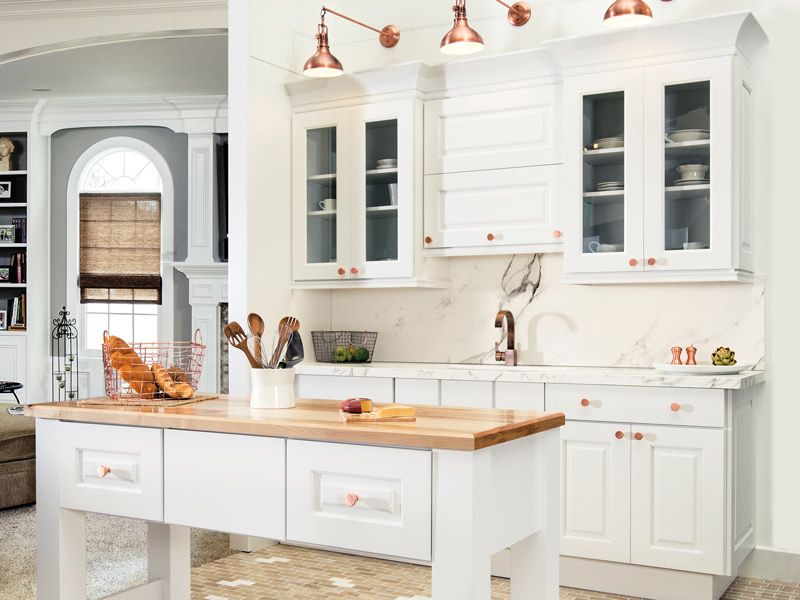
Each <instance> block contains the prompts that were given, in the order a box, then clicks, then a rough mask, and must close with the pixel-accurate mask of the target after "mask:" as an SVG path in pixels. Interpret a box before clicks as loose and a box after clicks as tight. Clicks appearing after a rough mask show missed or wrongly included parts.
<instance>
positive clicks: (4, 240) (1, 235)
mask: <svg viewBox="0 0 800 600" xmlns="http://www.w3.org/2000/svg"><path fill="white" fill-rule="evenodd" d="M12 243H14V226H13V225H0V244H12Z"/></svg>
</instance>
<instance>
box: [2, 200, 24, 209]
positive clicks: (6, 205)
mask: <svg viewBox="0 0 800 600" xmlns="http://www.w3.org/2000/svg"><path fill="white" fill-rule="evenodd" d="M3 208H28V203H27V202H0V209H3Z"/></svg>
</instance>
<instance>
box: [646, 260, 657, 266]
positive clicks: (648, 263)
mask: <svg viewBox="0 0 800 600" xmlns="http://www.w3.org/2000/svg"><path fill="white" fill-rule="evenodd" d="M654 264H656V259H655V258H648V259H647V265H648V266H650V267H652V266H653V265H654Z"/></svg>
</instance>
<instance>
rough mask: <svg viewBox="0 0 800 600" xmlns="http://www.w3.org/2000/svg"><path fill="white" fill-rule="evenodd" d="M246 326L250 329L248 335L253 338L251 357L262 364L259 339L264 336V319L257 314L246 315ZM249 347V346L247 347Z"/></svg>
mask: <svg viewBox="0 0 800 600" xmlns="http://www.w3.org/2000/svg"><path fill="white" fill-rule="evenodd" d="M247 326H248V327H249V328H250V333H251V334H252V335H253V337H254V338H255V340H254V343H253V349H252V350H251V351H254V352H253V356H254V357H255V359H256V360H257V361H258V362H260V363H262V364H263V362H264V361H263V360H262V359H263V357H264V353H263V351H262V349H261V347H262V346H261V338H262V337H263V336H264V319H262V318H261V315H259V314H258V313H250V314H249V315H247ZM248 347H249V346H248Z"/></svg>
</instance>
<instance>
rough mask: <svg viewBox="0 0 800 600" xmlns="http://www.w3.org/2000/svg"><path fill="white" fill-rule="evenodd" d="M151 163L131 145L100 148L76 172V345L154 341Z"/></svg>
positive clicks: (158, 184)
mask: <svg viewBox="0 0 800 600" xmlns="http://www.w3.org/2000/svg"><path fill="white" fill-rule="evenodd" d="M162 189H163V184H162V180H161V175H160V174H159V171H158V169H157V168H156V166H155V165H154V164H153V161H152V160H150V159H149V158H148V157H147V156H145V155H144V154H143V153H142V152H139V151H138V150H135V149H133V148H125V147H117V148H110V149H106V150H104V151H102V152H100V153H98V154H97V155H96V156H94V157H93V158H91V159H90V161H89V162H88V164H87V165H86V167H85V168H84V169H83V171H82V172H81V175H80V179H79V184H78V193H79V204H80V206H79V211H80V222H79V259H78V262H79V275H80V288H81V290H80V294H81V300H80V301H81V303H82V305H83V307H84V315H83V316H84V342H85V348H86V349H87V350H99V349H100V347H101V344H102V340H103V331H106V330H107V331H109V332H111V333H112V334H113V335H117V336H119V337H121V338H123V339H125V340H128V341H130V342H145V341H156V340H158V339H159V335H158V304H159V303H160V302H161V278H160V269H161V192H162Z"/></svg>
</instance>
